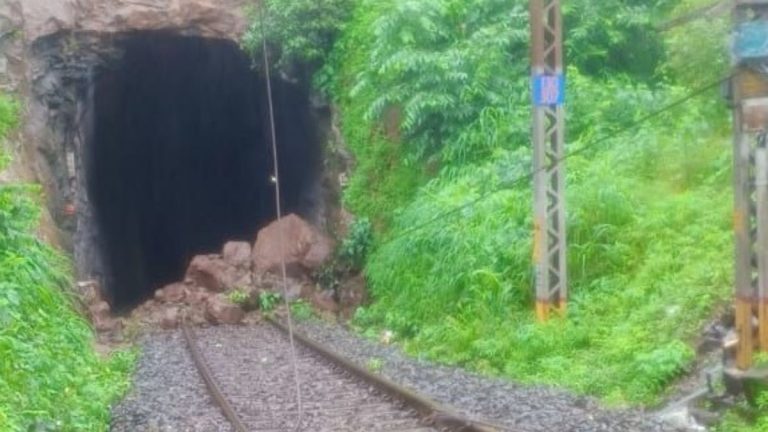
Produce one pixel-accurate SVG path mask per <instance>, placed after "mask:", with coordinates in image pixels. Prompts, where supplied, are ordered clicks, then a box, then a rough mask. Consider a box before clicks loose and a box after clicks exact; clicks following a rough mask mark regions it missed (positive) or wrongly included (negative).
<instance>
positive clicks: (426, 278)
mask: <svg viewBox="0 0 768 432" xmlns="http://www.w3.org/2000/svg"><path fill="white" fill-rule="evenodd" d="M677 120H678V122H677V123H675V122H672V123H667V122H665V121H661V123H659V124H656V125H652V126H650V127H649V126H646V127H645V128H644V129H643V130H642V131H639V132H634V133H633V134H627V135H626V136H623V137H619V138H617V139H616V140H614V141H613V142H611V144H610V147H609V148H607V149H599V150H595V151H593V152H592V153H591V154H589V153H588V154H586V155H584V156H583V157H574V158H572V159H569V161H568V170H569V178H568V211H569V213H568V230H569V243H570V244H569V268H570V280H571V283H570V287H571V299H570V303H569V314H568V319H567V320H559V319H556V320H554V321H552V322H550V323H547V324H538V323H536V322H535V320H534V318H533V314H532V306H531V304H532V300H533V299H532V283H533V280H532V265H531V234H530V233H531V219H530V214H531V198H530V196H531V192H530V189H529V187H530V185H528V184H525V185H524V186H523V187H513V188H511V189H506V190H503V191H502V192H498V193H495V194H492V195H490V196H489V197H488V198H486V199H484V200H482V201H480V202H479V203H477V204H476V205H473V206H470V207H468V208H466V209H464V210H463V211H462V212H460V213H459V214H458V215H454V216H451V217H445V218H443V219H441V220H440V221H439V223H434V224H431V225H427V226H425V227H424V228H423V229H421V230H417V231H416V232H411V231H409V229H410V227H413V226H419V225H420V224H422V223H424V222H426V221H429V220H431V219H432V218H434V216H435V215H437V214H441V213H443V212H446V211H450V210H451V209H454V208H456V207H458V206H460V205H462V204H464V203H467V202H470V201H472V200H473V199H475V198H476V197H478V196H481V195H482V194H484V193H486V192H487V191H489V190H496V189H503V186H504V184H505V179H506V178H508V177H509V173H516V172H521V171H522V172H525V170H527V169H528V166H529V163H530V159H529V154H528V151H527V150H523V149H519V150H510V151H500V152H497V155H496V157H495V158H494V159H493V160H491V161H489V162H486V163H485V164H482V165H478V166H474V167H472V168H471V169H470V170H467V171H466V172H468V173H469V174H464V175H460V176H457V177H454V178H450V179H444V178H440V177H438V178H436V179H434V180H433V181H432V182H431V183H430V184H428V185H427V186H426V187H424V188H422V189H421V190H420V191H419V193H418V194H417V196H416V197H415V199H414V200H413V201H412V202H411V203H410V204H409V205H408V206H406V207H405V208H404V209H402V210H401V211H400V212H399V214H398V216H397V217H396V218H395V220H394V228H393V230H392V231H391V232H390V233H389V237H388V238H387V237H385V238H384V239H383V240H382V241H381V242H380V244H379V247H378V248H377V249H376V251H375V252H374V254H373V256H372V257H371V259H370V260H369V262H368V266H367V273H368V278H369V280H370V282H371V287H370V288H371V291H372V295H373V297H374V299H375V302H374V304H373V305H371V306H370V307H369V308H367V309H365V310H362V311H360V312H359V313H358V315H357V323H358V325H361V326H362V327H368V328H388V329H391V330H393V331H395V333H396V334H397V336H398V337H399V339H400V340H401V341H402V343H403V344H404V346H405V347H406V349H407V350H408V351H409V352H411V353H413V354H414V355H421V356H426V357H428V358H431V359H434V360H437V361H441V362H445V363H449V364H458V365H463V366H466V367H468V368H470V369H473V370H477V371H481V372H485V373H488V374H493V375H502V376H507V377H510V378H513V379H516V380H520V381H523V382H529V383H548V384H554V385H558V386H562V387H566V388H569V389H571V390H573V391H575V392H578V393H585V394H592V395H597V396H600V397H602V398H603V399H604V400H606V401H609V402H612V403H618V404H624V403H642V404H652V403H654V402H656V401H658V400H659V397H660V396H661V395H662V394H663V393H664V390H665V388H666V386H667V385H668V384H669V383H670V382H671V381H672V380H673V379H674V378H675V377H677V376H679V375H680V374H681V373H683V372H684V370H685V368H686V367H687V366H688V365H689V364H690V363H691V361H692V360H693V357H694V351H693V349H692V343H693V342H694V341H695V339H696V335H697V332H698V329H699V328H700V326H701V325H702V323H703V322H704V321H705V320H707V319H708V318H710V317H711V314H712V313H713V311H714V310H715V309H716V307H717V306H718V305H721V304H723V303H724V302H725V301H727V300H728V298H729V295H730V287H731V278H732V275H731V271H732V270H731V264H730V263H731V259H730V257H731V231H730V211H731V210H730V209H731V207H730V206H731V204H730V203H731V194H730V182H729V180H728V179H729V175H730V171H729V170H730V158H729V157H728V150H729V147H728V145H729V142H730V141H729V140H730V138H729V136H728V135H727V132H726V131H725V130H724V129H722V130H721V129H719V128H718V127H717V123H714V125H715V126H713V125H712V124H708V123H707V121H706V117H704V116H702V115H700V114H697V113H689V114H681V115H680V116H678V117H677ZM694 125H695V126H694ZM697 127H700V128H702V129H699V131H700V132H702V133H691V132H690V130H695V129H696V128H697ZM579 145H580V144H579V143H575V144H574V146H575V147H578V146H579ZM687 145H690V146H691V148H695V149H696V150H695V153H694V152H690V153H691V154H689V155H688V156H687V157H684V156H685V152H686V149H685V147H686V146H687ZM512 177H514V175H512ZM400 233H407V235H403V236H400ZM435 310H440V311H441V313H440V314H438V315H436V314H434V311H435ZM595 365H600V373H595Z"/></svg>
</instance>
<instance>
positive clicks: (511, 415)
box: [297, 320, 678, 432]
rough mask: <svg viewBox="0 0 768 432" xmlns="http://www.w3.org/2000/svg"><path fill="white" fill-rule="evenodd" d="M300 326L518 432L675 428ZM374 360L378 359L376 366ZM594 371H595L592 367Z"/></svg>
mask: <svg viewBox="0 0 768 432" xmlns="http://www.w3.org/2000/svg"><path fill="white" fill-rule="evenodd" d="M297 328H298V330H299V331H301V332H302V333H304V334H305V335H307V336H309V337H310V338H311V339H314V340H315V341H317V342H320V343H322V344H325V345H327V346H328V347H330V348H331V349H333V350H334V351H336V352H337V353H338V354H340V355H342V356H344V357H346V358H348V359H350V360H352V361H354V362H356V363H357V364H359V365H361V366H365V365H368V364H369V362H370V361H371V360H374V361H375V362H376V364H377V369H378V370H377V372H378V373H380V374H381V375H383V376H384V377H386V378H388V379H390V380H391V381H394V382H396V383H398V384H400V385H403V386H405V387H408V388H410V389H412V390H414V391H416V392H419V393H422V394H424V395H426V396H428V397H430V398H432V399H433V400H435V401H436V402H438V403H441V404H443V405H446V406H449V407H452V408H454V409H456V410H457V411H458V412H460V413H462V414H463V415H466V416H468V417H470V418H473V419H478V420H486V421H489V422H492V423H494V424H498V425H500V426H504V427H506V428H509V429H510V430H513V431H519V432H545V431H546V432H551V431H558V432H595V431H600V432H631V431H638V432H641V431H642V432H646V431H648V432H661V431H664V432H667V431H676V430H678V429H675V428H674V427H671V426H670V425H668V424H664V423H662V422H661V421H659V420H657V419H654V418H652V416H651V415H650V414H646V413H643V412H640V411H635V410H613V409H605V408H603V407H601V406H600V405H599V403H598V402H597V401H596V400H595V399H593V398H589V397H582V396H575V395H572V394H569V393H567V392H565V391H562V390H557V389H553V388H548V387H543V386H522V385H518V384H515V383H512V382H510V381H507V380H503V379H495V378H489V377H483V376H479V375H476V374H473V373H470V372H467V371H465V370H463V369H459V368H453V367H446V366H440V365H435V364H434V363H430V362H426V361H423V360H418V359H415V358H412V357H409V356H407V355H405V354H404V353H403V352H402V351H401V350H400V349H399V348H397V347H394V346H384V345H381V344H377V343H373V342H371V341H368V340H366V339H364V338H362V337H361V336H359V335H357V334H355V333H352V332H350V331H348V330H346V329H344V328H342V327H339V326H337V325H331V324H328V323H325V322H322V321H318V320H309V321H304V322H301V323H299V324H298V325H297ZM378 365H381V367H380V368H379V366H378ZM595 373H600V371H599V368H596V370H595Z"/></svg>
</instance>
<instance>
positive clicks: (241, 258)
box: [221, 242, 252, 270]
mask: <svg viewBox="0 0 768 432" xmlns="http://www.w3.org/2000/svg"><path fill="white" fill-rule="evenodd" d="M251 253H252V250H251V245H250V243H248V242H228V243H227V244H225V245H224V249H223V250H222V252H221V257H222V258H223V259H224V261H225V262H226V263H227V264H229V265H231V266H233V267H237V268H238V269H244V270H250V269H251Z"/></svg>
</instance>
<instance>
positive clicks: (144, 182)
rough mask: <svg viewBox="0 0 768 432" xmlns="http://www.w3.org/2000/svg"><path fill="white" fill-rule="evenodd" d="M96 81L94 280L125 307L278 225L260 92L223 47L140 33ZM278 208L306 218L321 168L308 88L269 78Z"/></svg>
mask: <svg viewBox="0 0 768 432" xmlns="http://www.w3.org/2000/svg"><path fill="white" fill-rule="evenodd" d="M115 43H116V44H118V46H119V48H120V51H121V53H122V55H121V56H120V58H119V60H116V62H115V64H113V65H111V66H110V67H108V68H105V69H103V70H101V71H100V72H99V73H98V74H97V75H96V76H95V78H94V80H93V86H92V92H91V93H92V94H91V97H90V99H91V105H92V106H91V107H90V112H91V113H92V114H91V116H92V117H91V121H90V125H89V129H90V130H89V131H87V133H86V135H87V139H86V145H85V148H84V150H83V160H84V164H85V169H86V178H87V193H88V198H89V201H90V204H91V208H92V211H93V216H94V220H95V227H94V229H95V230H96V231H97V233H98V234H97V236H96V238H97V239H98V245H97V247H98V248H99V249H100V254H101V258H102V261H103V264H102V265H103V267H104V268H103V272H104V273H105V274H103V275H102V278H103V283H104V285H105V288H106V291H107V294H108V297H109V298H110V299H111V302H112V304H113V307H114V308H116V309H118V310H120V309H122V310H125V309H126V308H130V307H132V306H134V305H136V304H137V303H139V302H141V301H142V300H145V299H146V298H148V297H149V296H151V294H152V293H153V292H154V290H155V289H157V288H160V287H162V286H164V285H166V284H168V283H171V282H173V281H177V280H180V279H181V278H183V275H184V272H185V269H186V266H187V265H188V263H189V261H190V260H191V259H192V257H194V256H195V255H198V254H204V253H214V252H217V251H219V250H220V248H221V246H222V245H223V244H224V243H225V242H227V241H231V240H247V241H251V242H252V241H253V240H254V239H255V237H256V234H257V232H258V230H259V229H260V228H261V227H263V226H264V225H266V224H268V223H269V222H271V221H272V220H274V219H275V217H276V210H275V208H276V202H275V189H274V183H273V180H272V178H273V175H274V170H273V156H272V155H273V152H272V148H271V139H270V135H271V133H270V123H269V112H268V104H267V94H266V84H265V80H264V78H263V76H262V74H261V73H259V72H257V71H255V70H254V68H252V62H251V59H250V57H249V56H248V55H247V54H246V53H244V52H243V51H242V50H241V49H240V48H239V47H238V46H237V44H235V43H234V42H232V41H227V40H215V39H206V38H200V37H184V36H178V35H172V34H169V33H163V32H141V33H135V34H130V35H127V36H126V37H124V38H121V39H120V40H119V41H116V42H115ZM272 85H273V93H274V109H275V123H276V124H275V132H276V135H277V143H278V155H279V168H280V185H281V189H282V205H283V208H284V211H285V212H286V213H288V212H293V213H297V214H299V215H302V216H305V217H311V215H310V214H311V213H312V212H313V205H314V202H315V201H316V200H317V197H316V196H313V194H314V195H317V193H316V192H315V191H316V190H317V188H316V183H317V182H318V177H319V175H320V170H321V166H322V147H321V142H320V140H321V138H320V133H319V128H318V125H317V120H316V118H317V116H316V115H315V113H314V112H313V109H312V107H311V104H310V95H309V91H308V88H307V86H303V85H301V84H296V83H292V82H289V81H287V80H284V79H282V78H280V77H279V76H278V77H277V78H275V79H273V82H272Z"/></svg>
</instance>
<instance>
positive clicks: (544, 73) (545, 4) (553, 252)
mask: <svg viewBox="0 0 768 432" xmlns="http://www.w3.org/2000/svg"><path fill="white" fill-rule="evenodd" d="M530 21H531V74H532V76H531V91H532V95H533V164H534V167H533V172H534V173H535V175H534V214H535V216H534V217H535V219H534V238H533V259H534V262H535V266H536V316H537V317H538V319H539V320H540V321H546V320H548V319H549V318H550V316H551V315H552V314H553V313H554V314H561V315H564V314H565V311H566V304H567V300H568V277H567V260H566V233H565V166H564V164H563V163H561V161H562V160H563V159H564V157H565V110H564V108H563V103H564V101H565V75H564V71H563V32H562V14H561V10H560V0H530Z"/></svg>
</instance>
